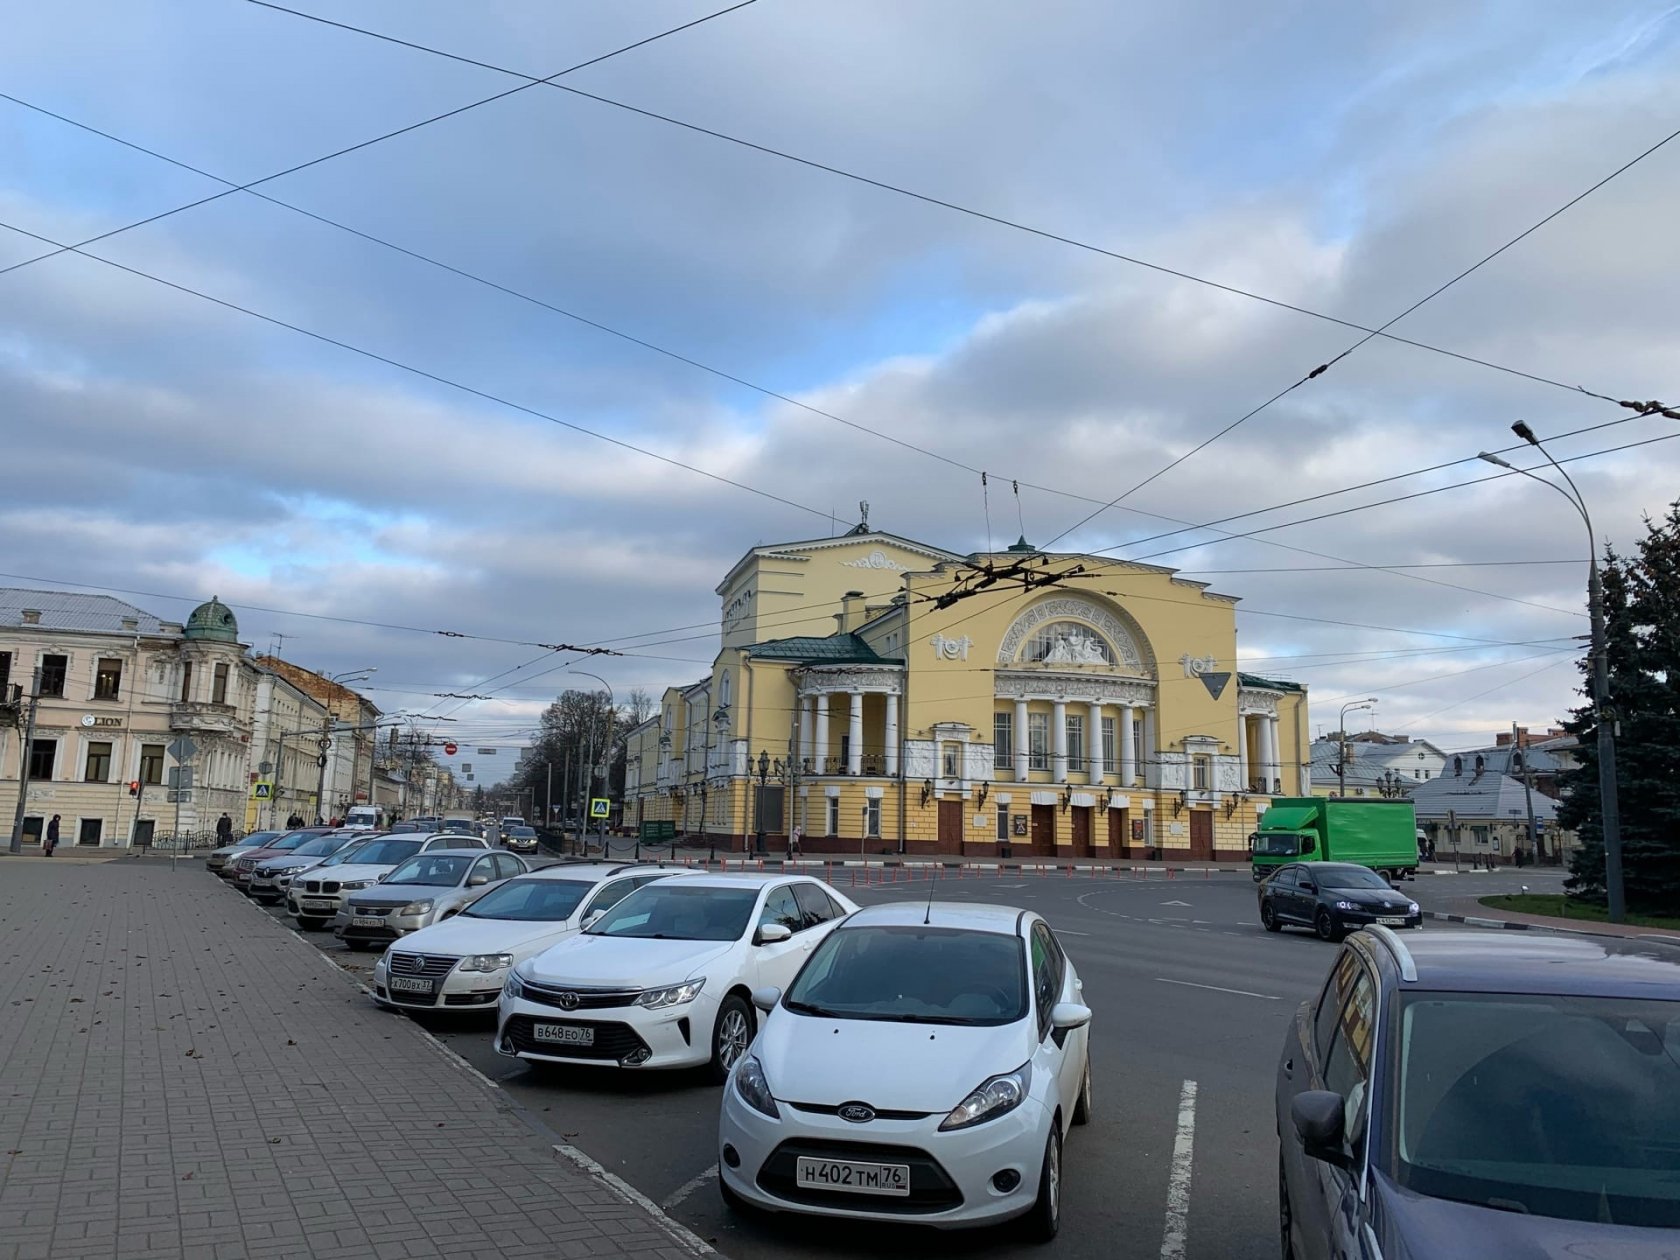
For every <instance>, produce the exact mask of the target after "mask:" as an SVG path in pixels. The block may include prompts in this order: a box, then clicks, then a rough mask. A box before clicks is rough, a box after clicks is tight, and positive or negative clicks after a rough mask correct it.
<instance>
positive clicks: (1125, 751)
mask: <svg viewBox="0 0 1680 1260" xmlns="http://www.w3.org/2000/svg"><path fill="white" fill-rule="evenodd" d="M1135 721H1137V710H1136V709H1134V708H1132V706H1131V705H1129V704H1123V705H1121V706H1120V729H1119V730H1117V731H1115V732H1114V736H1115V738H1116V739H1118V740H1119V741H1120V786H1121V787H1128V788H1129V787H1131V786H1132V784H1133V782H1134V781H1135V780H1136V779H1137V757H1136V755H1135V754H1136V748H1137V745H1136V744H1134V743H1133V742H1132V723H1133V722H1135Z"/></svg>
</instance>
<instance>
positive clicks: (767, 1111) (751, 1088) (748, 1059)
mask: <svg viewBox="0 0 1680 1260" xmlns="http://www.w3.org/2000/svg"><path fill="white" fill-rule="evenodd" d="M735 1092H736V1093H737V1094H739V1095H741V1101H742V1102H744V1103H746V1104H747V1106H749V1107H751V1108H752V1109H753V1110H754V1111H756V1112H759V1113H760V1114H762V1115H766V1116H769V1117H770V1118H771V1119H772V1120H780V1119H781V1118H782V1113H781V1112H779V1111H777V1110H776V1099H775V1097H774V1096H773V1095H772V1094H771V1093H770V1082H769V1081H767V1080H765V1079H764V1065H763V1064H762V1063H760V1062H759V1061H758V1058H757V1057H756V1056H755V1055H750V1054H749V1055H744V1056H742V1058H741V1062H740V1063H738V1064H737V1065H736V1067H735Z"/></svg>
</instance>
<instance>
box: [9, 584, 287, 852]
mask: <svg viewBox="0 0 1680 1260" xmlns="http://www.w3.org/2000/svg"><path fill="white" fill-rule="evenodd" d="M37 671H38V672H37ZM37 678H38V679H39V688H38V693H37V694H38V698H37V699H36V700H35V702H34V709H35V726H34V736H33V739H32V740H31V741H30V742H29V746H28V747H27V749H26V748H25V747H24V723H25V722H26V720H27V713H28V710H29V708H30V699H29V697H30V695H31V689H32V687H33V686H34V685H35V682H36V679H37ZM254 679H255V673H254V671H253V670H252V669H251V667H250V665H249V662H247V661H245V659H244V648H243V647H242V646H241V645H240V643H239V642H238V625H237V623H236V622H235V621H234V619H233V614H232V613H231V612H230V611H229V610H228V609H227V607H226V606H225V605H223V604H222V603H220V602H219V601H217V600H211V601H210V602H209V603H207V604H203V605H201V606H200V607H199V608H197V609H195V610H194V612H193V614H192V616H191V617H189V618H188V619H187V621H186V622H184V623H181V622H168V621H162V620H160V619H159V618H157V617H154V616H152V615H151V614H150V613H147V612H145V611H143V610H141V609H139V608H136V607H134V606H133V605H131V604H127V603H124V602H123V601H121V600H118V599H112V598H110V597H109V596H104V595H82V594H72V593H67V592H62V591H36V590H22V589H16V588H3V589H0V697H5V698H7V699H8V700H13V699H14V697H15V701H16V702H15V703H12V704H9V705H8V706H7V710H6V711H7V713H8V715H10V720H9V721H8V723H6V724H3V725H0V819H4V823H5V825H6V828H7V830H8V833H9V831H10V828H11V824H12V822H13V820H14V818H15V817H16V809H17V801H18V793H19V791H20V790H21V791H22V792H23V793H24V810H23V832H24V836H25V838H26V839H27V840H28V841H29V842H31V843H36V842H38V841H39V839H40V837H41V836H42V834H43V833H44V831H45V829H46V825H47V823H48V821H49V820H50V819H51V818H52V817H53V816H54V815H57V816H58V819H59V843H60V844H62V845H70V844H79V845H89V846H124V845H128V844H131V843H136V842H138V843H148V842H149V841H150V840H151V838H152V837H153V836H154V835H161V834H165V833H169V832H175V831H183V832H197V831H206V830H211V829H213V828H214V826H215V823H216V819H217V818H218V817H220V815H221V814H222V813H224V812H226V813H227V814H228V815H229V816H230V817H231V818H232V819H233V821H234V823H235V825H236V826H237V825H238V824H239V821H240V819H241V818H242V817H243V814H244V802H245V794H246V765H247V761H248V753H249V743H250V736H251V714H252V711H253V706H254V701H255V695H254ZM178 739H184V740H185V741H186V743H187V745H190V750H188V749H183V751H187V752H188V755H187V756H185V757H184V758H180V759H177V758H176V757H175V756H173V755H172V754H171V752H170V749H171V747H172V746H174V741H176V740H178ZM177 747H179V746H177ZM183 780H184V781H185V784H184V785H183ZM172 784H173V786H172Z"/></svg>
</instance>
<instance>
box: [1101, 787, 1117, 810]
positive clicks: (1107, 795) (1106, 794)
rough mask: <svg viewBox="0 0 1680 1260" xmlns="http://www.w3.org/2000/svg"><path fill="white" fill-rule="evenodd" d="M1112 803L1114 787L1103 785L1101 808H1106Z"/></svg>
mask: <svg viewBox="0 0 1680 1260" xmlns="http://www.w3.org/2000/svg"><path fill="white" fill-rule="evenodd" d="M1113 803H1114V789H1113V788H1111V787H1105V788H1104V789H1103V808H1104V809H1107V808H1108V807H1109V806H1110V805H1112V804H1113Z"/></svg>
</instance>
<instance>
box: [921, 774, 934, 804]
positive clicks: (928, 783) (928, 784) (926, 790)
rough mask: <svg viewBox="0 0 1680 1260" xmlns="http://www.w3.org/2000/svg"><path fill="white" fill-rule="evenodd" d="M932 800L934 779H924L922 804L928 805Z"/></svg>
mask: <svg viewBox="0 0 1680 1260" xmlns="http://www.w3.org/2000/svg"><path fill="white" fill-rule="evenodd" d="M932 799H933V780H932V779H923V780H922V804H923V805H926V804H927V803H928V802H929V801H931V800H932Z"/></svg>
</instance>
